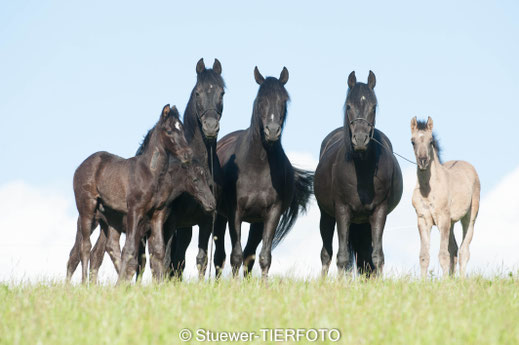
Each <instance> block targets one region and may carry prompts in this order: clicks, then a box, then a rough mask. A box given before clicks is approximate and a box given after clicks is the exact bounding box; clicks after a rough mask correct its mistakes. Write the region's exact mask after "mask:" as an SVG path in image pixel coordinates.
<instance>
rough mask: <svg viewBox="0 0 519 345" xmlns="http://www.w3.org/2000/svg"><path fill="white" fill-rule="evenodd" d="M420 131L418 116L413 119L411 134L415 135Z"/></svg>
mask: <svg viewBox="0 0 519 345" xmlns="http://www.w3.org/2000/svg"><path fill="white" fill-rule="evenodd" d="M417 129H418V120H416V116H415V117H413V118H412V119H411V133H414V132H415V131H416V130H417Z"/></svg>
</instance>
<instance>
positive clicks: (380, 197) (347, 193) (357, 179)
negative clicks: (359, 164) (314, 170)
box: [334, 171, 389, 214]
mask: <svg viewBox="0 0 519 345" xmlns="http://www.w3.org/2000/svg"><path fill="white" fill-rule="evenodd" d="M336 176H337V175H336ZM388 185H389V184H388V183H385V182H384V180H382V179H381V178H380V177H379V176H377V175H372V176H356V175H355V174H354V173H352V172H348V171H346V173H341V174H338V176H337V178H335V179H334V186H335V188H334V189H335V191H336V192H335V193H337V194H336V195H337V199H336V203H337V202H340V203H345V204H347V205H349V207H350V208H351V210H352V211H353V212H355V213H368V214H369V213H371V212H372V211H373V210H374V209H375V208H376V207H377V206H378V205H379V204H380V203H382V202H383V201H384V200H385V199H386V198H387V196H388V193H389V189H388Z"/></svg>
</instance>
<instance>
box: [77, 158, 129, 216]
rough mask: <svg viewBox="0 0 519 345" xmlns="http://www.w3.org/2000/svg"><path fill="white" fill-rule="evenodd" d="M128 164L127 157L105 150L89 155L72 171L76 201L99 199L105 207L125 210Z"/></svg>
mask: <svg viewBox="0 0 519 345" xmlns="http://www.w3.org/2000/svg"><path fill="white" fill-rule="evenodd" d="M130 164H131V161H130V160H129V159H124V158H122V157H119V156H117V155H114V154H111V153H109V152H106V151H101V152H96V153H94V154H92V155H91V156H89V157H88V158H87V159H85V160H84V161H83V163H81V164H80V166H79V167H78V168H77V169H76V172H75V173H74V193H75V194H76V202H78V199H80V198H90V199H92V198H94V199H101V202H102V203H103V204H105V205H106V206H107V207H110V208H112V209H114V210H116V211H120V212H126V208H127V207H126V191H127V187H128V175H129V165H130ZM123 201H124V202H123Z"/></svg>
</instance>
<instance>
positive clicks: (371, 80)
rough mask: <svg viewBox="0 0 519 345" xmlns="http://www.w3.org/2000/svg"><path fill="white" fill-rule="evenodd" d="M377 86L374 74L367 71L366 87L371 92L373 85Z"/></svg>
mask: <svg viewBox="0 0 519 345" xmlns="http://www.w3.org/2000/svg"><path fill="white" fill-rule="evenodd" d="M376 84H377V78H375V73H373V72H372V71H369V75H368V86H369V88H370V89H371V90H373V89H374V88H375V85H376Z"/></svg>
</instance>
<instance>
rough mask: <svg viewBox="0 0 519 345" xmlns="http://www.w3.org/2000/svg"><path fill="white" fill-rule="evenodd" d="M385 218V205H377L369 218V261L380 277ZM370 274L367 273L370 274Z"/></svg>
mask: <svg viewBox="0 0 519 345" xmlns="http://www.w3.org/2000/svg"><path fill="white" fill-rule="evenodd" d="M386 218H387V204H386V203H383V204H381V205H379V206H378V207H377V208H376V209H375V211H374V212H373V214H372V215H371V216H370V217H369V223H370V225H371V240H372V242H373V252H372V254H371V260H372V261H373V265H374V266H375V274H376V275H377V276H381V275H382V273H383V272H382V271H383V269H384V250H383V248H382V235H383V234H384V227H385V225H386ZM370 273H371V272H368V274H370Z"/></svg>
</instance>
